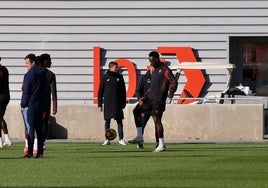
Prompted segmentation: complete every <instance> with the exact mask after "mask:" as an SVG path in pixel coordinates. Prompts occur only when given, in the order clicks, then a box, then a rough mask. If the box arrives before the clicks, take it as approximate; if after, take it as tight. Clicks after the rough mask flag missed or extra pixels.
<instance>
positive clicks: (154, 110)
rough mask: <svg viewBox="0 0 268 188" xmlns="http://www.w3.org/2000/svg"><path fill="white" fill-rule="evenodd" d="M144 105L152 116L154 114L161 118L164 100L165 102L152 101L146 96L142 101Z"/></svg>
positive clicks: (164, 105)
mask: <svg viewBox="0 0 268 188" xmlns="http://www.w3.org/2000/svg"><path fill="white" fill-rule="evenodd" d="M143 102H144V106H148V108H149V109H151V114H152V116H156V117H159V118H161V117H162V115H163V112H164V111H165V108H166V101H165V102H158V101H153V100H150V99H148V98H146V99H145V100H144V101H143Z"/></svg>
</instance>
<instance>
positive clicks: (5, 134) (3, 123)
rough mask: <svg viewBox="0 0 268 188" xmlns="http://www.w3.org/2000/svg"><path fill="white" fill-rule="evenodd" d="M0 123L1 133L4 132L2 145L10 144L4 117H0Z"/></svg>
mask: <svg viewBox="0 0 268 188" xmlns="http://www.w3.org/2000/svg"><path fill="white" fill-rule="evenodd" d="M1 125H2V130H3V133H4V143H3V146H11V145H12V143H11V141H10V138H9V135H8V129H7V123H6V121H5V120H4V119H2V121H1Z"/></svg>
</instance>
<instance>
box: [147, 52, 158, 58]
mask: <svg viewBox="0 0 268 188" xmlns="http://www.w3.org/2000/svg"><path fill="white" fill-rule="evenodd" d="M149 57H157V58H159V53H158V52H157V51H151V52H150V53H149Z"/></svg>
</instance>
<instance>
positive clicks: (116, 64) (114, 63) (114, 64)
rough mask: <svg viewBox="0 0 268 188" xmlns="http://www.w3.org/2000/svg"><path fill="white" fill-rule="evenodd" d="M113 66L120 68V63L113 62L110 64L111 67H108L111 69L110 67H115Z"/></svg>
mask: <svg viewBox="0 0 268 188" xmlns="http://www.w3.org/2000/svg"><path fill="white" fill-rule="evenodd" d="M113 66H118V63H117V62H115V61H111V62H110V63H109V65H108V67H109V68H110V67H113Z"/></svg>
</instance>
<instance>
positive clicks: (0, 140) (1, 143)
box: [0, 116, 3, 148]
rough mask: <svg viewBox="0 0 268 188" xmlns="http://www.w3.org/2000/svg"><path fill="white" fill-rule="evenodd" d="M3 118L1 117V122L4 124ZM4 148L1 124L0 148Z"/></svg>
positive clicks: (0, 124) (0, 125)
mask: <svg viewBox="0 0 268 188" xmlns="http://www.w3.org/2000/svg"><path fill="white" fill-rule="evenodd" d="M2 120H3V116H0V121H1V122H2ZM2 147H3V142H2V123H0V148H2Z"/></svg>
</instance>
